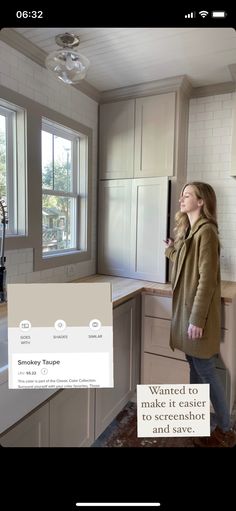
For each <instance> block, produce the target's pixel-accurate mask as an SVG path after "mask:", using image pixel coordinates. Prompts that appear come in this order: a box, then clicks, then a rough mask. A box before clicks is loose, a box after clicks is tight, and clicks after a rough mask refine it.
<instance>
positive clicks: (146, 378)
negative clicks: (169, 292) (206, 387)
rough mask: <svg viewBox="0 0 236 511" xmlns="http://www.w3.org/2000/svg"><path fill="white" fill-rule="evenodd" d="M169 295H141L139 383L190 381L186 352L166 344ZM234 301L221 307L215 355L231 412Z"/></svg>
mask: <svg viewBox="0 0 236 511" xmlns="http://www.w3.org/2000/svg"><path fill="white" fill-rule="evenodd" d="M171 302H172V299H171V298H170V297H166V296H157V295H150V294H148V293H143V295H142V343H141V346H142V347H141V353H142V355H141V383H143V384H148V383H156V384H157V383H160V384H164V383H166V384H175V383H180V384H181V383H189V366H188V363H187V362H186V359H185V355H184V353H182V352H181V351H179V350H175V351H172V350H171V349H170V347H169V337H170V322H171V314H172V303H171ZM235 310H236V309H235V302H234V301H232V303H224V302H223V301H222V307H221V315H222V318H221V323H222V330H221V333H222V336H221V346H220V354H219V355H218V357H217V359H216V367H217V372H218V376H219V378H220V380H221V382H222V384H223V386H224V389H225V394H226V399H227V402H228V405H229V409H230V412H231V411H232V408H233V404H234V400H235V396H236V343H235V334H234V332H235V330H236V326H235V317H236V314H235Z"/></svg>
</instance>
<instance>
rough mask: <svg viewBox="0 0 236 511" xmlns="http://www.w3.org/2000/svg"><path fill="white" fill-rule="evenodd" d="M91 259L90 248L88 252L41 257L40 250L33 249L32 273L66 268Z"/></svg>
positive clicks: (74, 251)
mask: <svg viewBox="0 0 236 511" xmlns="http://www.w3.org/2000/svg"><path fill="white" fill-rule="evenodd" d="M90 259H91V250H90V247H89V248H88V250H86V251H85V250H73V251H71V252H67V253H66V254H58V255H55V254H53V255H47V256H45V255H44V256H42V249H41V248H40V249H34V271H42V270H47V269H50V268H56V267H58V266H67V265H69V264H76V263H80V262H82V261H89V260H90Z"/></svg>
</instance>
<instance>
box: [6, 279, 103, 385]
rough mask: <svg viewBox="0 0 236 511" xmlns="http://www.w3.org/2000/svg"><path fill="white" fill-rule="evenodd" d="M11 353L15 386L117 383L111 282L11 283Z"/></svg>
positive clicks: (9, 332) (9, 352)
mask: <svg viewBox="0 0 236 511" xmlns="http://www.w3.org/2000/svg"><path fill="white" fill-rule="evenodd" d="M62 297H64V303H63V302H62ZM8 355H9V356H8V359H9V388H12V389H24V388H31V389H39V388H41V389H42V388H45V389H50V388H99V387H113V326H112V300H111V285H110V284H109V283H97V284H95V283H93V284H92V283H88V284H87V283H86V284H84V283H83V284H80V283H78V284H74V283H73V284H70V283H68V284H9V286H8Z"/></svg>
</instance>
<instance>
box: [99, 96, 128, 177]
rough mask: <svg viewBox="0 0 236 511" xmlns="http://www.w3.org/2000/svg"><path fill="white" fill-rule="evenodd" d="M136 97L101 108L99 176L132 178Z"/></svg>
mask: <svg viewBox="0 0 236 511" xmlns="http://www.w3.org/2000/svg"><path fill="white" fill-rule="evenodd" d="M134 109H135V100H134V99H132V100H128V101H119V102H117V103H108V104H105V105H101V107H100V145H99V153H100V158H99V160H100V165H99V168H100V179H118V178H121V179H122V178H127V177H133V166H134Z"/></svg>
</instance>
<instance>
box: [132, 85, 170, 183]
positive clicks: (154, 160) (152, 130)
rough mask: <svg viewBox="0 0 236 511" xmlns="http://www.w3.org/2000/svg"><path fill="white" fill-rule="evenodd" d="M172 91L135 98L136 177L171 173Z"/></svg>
mask: <svg viewBox="0 0 236 511" xmlns="http://www.w3.org/2000/svg"><path fill="white" fill-rule="evenodd" d="M174 136H175V93H174V92H171V93H169V94H159V95H157V96H150V97H147V98H139V99H137V100H136V117H135V174H134V175H135V177H148V176H150V177H151V176H153V177H154V176H172V175H173V173H174Z"/></svg>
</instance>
